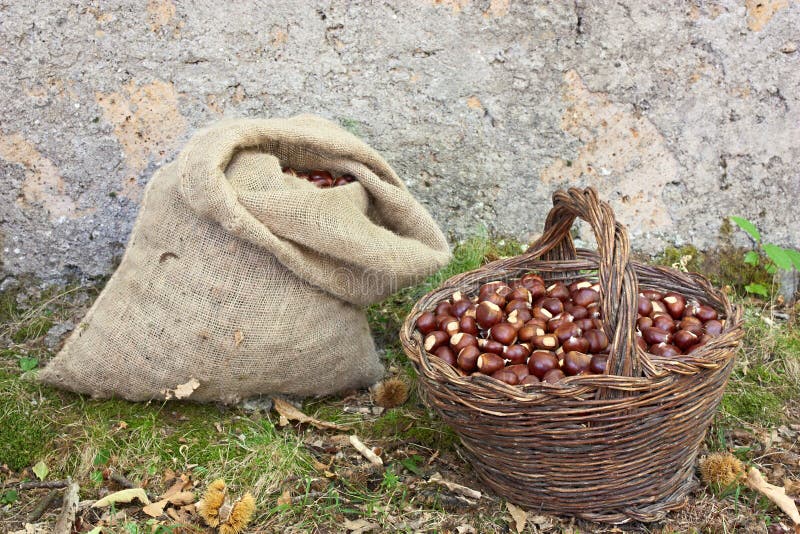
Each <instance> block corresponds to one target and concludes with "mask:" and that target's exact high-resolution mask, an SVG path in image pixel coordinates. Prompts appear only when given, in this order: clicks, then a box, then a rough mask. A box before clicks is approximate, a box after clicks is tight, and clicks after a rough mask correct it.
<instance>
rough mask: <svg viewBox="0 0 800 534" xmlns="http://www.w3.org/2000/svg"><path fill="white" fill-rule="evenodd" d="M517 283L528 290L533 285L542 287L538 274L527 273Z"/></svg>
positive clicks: (542, 281) (542, 283)
mask: <svg viewBox="0 0 800 534" xmlns="http://www.w3.org/2000/svg"><path fill="white" fill-rule="evenodd" d="M519 283H520V285H521V286H522V287H524V288H526V289H530V288H531V286H534V285H544V280H543V279H542V277H541V276H539V275H538V274H534V273H528V274H526V275H525V276H523V277H522V278H520V279H519Z"/></svg>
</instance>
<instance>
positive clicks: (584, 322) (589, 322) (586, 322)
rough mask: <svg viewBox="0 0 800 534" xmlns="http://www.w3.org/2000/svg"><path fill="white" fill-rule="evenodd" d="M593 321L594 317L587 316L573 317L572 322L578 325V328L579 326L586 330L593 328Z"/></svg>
mask: <svg viewBox="0 0 800 534" xmlns="http://www.w3.org/2000/svg"><path fill="white" fill-rule="evenodd" d="M594 321H595V320H594V319H589V318H588V317H587V318H585V319H575V320H574V321H573V322H574V323H575V324H576V325H578V328H580V329H581V330H583V331H586V330H591V329H593V328H595V325H594Z"/></svg>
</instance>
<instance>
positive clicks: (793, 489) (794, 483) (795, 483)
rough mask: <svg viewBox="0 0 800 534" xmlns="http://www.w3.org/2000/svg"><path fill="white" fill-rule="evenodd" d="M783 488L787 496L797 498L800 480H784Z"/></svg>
mask: <svg viewBox="0 0 800 534" xmlns="http://www.w3.org/2000/svg"><path fill="white" fill-rule="evenodd" d="M783 486H784V487H785V488H786V494H787V495H791V496H792V497H797V496H798V495H800V480H792V479H790V478H784V479H783Z"/></svg>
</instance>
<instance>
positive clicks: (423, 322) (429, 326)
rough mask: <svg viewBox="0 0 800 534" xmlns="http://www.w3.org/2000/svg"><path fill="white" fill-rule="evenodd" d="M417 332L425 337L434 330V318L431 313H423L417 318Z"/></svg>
mask: <svg viewBox="0 0 800 534" xmlns="http://www.w3.org/2000/svg"><path fill="white" fill-rule="evenodd" d="M417 330H419V331H420V332H421V333H422V335H423V336H424V335H427V334H430V333H431V332H433V331H434V330H436V316H435V315H434V314H433V313H432V312H429V311H427V312H423V313H422V314H420V316H419V317H417Z"/></svg>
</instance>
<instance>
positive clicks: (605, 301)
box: [520, 187, 642, 377]
mask: <svg viewBox="0 0 800 534" xmlns="http://www.w3.org/2000/svg"><path fill="white" fill-rule="evenodd" d="M576 218H581V219H583V220H584V221H586V222H587V223H589V225H590V226H591V228H592V231H593V232H594V235H595V237H596V239H597V252H598V255H599V264H598V278H599V283H600V297H601V298H600V302H601V310H602V313H603V320H604V327H603V329H604V331H605V333H606V335H607V336H608V339H609V340H610V346H611V348H610V352H609V358H608V373H609V374H615V375H619V376H630V377H639V376H641V373H642V362H641V360H640V357H639V354H638V351H637V346H636V333H635V332H636V310H637V304H638V294H639V284H638V280H637V278H636V273H635V272H634V270H633V266H632V265H631V263H630V261H629V259H630V243H629V241H628V232H627V230H626V229H625V227H624V226H623V225H621V224H620V223H618V222H617V221H616V219H615V218H614V212H613V210H612V209H611V206H609V205H608V203H606V202H603V201H601V200H600V198H599V197H598V194H597V191H596V190H595V189H594V188H593V187H587V188H586V189H577V188H574V187H573V188H570V189H568V190H567V191H563V190H562V191H556V192H555V193H553V208H552V209H551V210H550V213H549V214H548V215H547V219H546V220H545V225H544V234H543V235H542V236H541V237H540V238H539V239H538V240H536V242H534V243H533V244H532V245H531V246H530V247H528V249H527V250H526V251H525V253H524V254H523V255H522V257H520V259H523V261H524V260H527V259H533V258H542V259H546V260H574V259H575V258H576V251H575V245H574V244H573V242H572V236H571V235H570V230H571V229H572V225H573V223H574V222H575V219H576Z"/></svg>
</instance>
